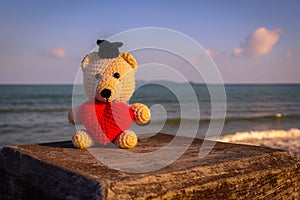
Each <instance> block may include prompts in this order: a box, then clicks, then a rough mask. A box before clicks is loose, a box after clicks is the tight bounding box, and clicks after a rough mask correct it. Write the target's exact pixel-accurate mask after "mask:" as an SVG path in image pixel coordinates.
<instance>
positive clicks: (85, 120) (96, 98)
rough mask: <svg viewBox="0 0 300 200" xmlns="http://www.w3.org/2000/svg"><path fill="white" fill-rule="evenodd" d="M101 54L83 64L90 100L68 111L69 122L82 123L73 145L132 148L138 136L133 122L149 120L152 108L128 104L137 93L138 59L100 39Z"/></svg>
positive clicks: (87, 59) (117, 46)
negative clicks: (110, 144)
mask: <svg viewBox="0 0 300 200" xmlns="http://www.w3.org/2000/svg"><path fill="white" fill-rule="evenodd" d="M97 45H98V46H99V50H98V52H91V53H89V54H88V55H86V56H85V57H84V58H83V60H82V62H81V69H82V72H83V88H84V92H85V95H86V97H87V98H88V100H87V101H86V102H84V103H83V104H81V105H80V106H75V107H73V108H71V109H70V110H69V112H68V119H69V122H70V123H71V124H73V125H79V124H82V125H83V126H84V127H85V128H86V129H84V130H83V129H81V130H76V131H75V133H74V135H73V138H72V143H73V145H74V146H75V147H77V148H80V149H85V148H89V147H91V146H93V145H94V144H95V143H98V144H102V145H106V144H108V143H110V142H112V143H114V144H115V145H116V146H118V147H119V148H133V147H134V146H135V145H136V144H137V140H138V138H137V135H136V134H135V133H134V132H133V131H131V130H128V129H129V128H130V126H131V124H132V122H133V121H134V122H135V123H137V124H146V123H148V122H149V121H150V118H151V113H150V110H149V108H148V107H147V106H146V105H144V104H141V103H134V104H127V101H128V100H129V99H130V98H131V96H132V94H133V92H134V90H135V74H136V71H137V68H138V64H137V61H136V59H135V58H134V57H133V55H131V54H130V53H128V52H123V53H120V52H119V49H118V48H119V47H121V46H122V43H121V42H113V43H111V42H109V41H107V40H97Z"/></svg>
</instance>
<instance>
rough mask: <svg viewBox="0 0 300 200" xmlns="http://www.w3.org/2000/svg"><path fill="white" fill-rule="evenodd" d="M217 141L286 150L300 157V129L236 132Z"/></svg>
mask: <svg viewBox="0 0 300 200" xmlns="http://www.w3.org/2000/svg"><path fill="white" fill-rule="evenodd" d="M211 139H217V140H218V141H220V142H230V143H239V144H251V145H258V146H266V147H271V148H278V149H284V150H288V151H291V152H294V153H296V154H298V155H300V129H297V128H292V129H289V130H265V131H247V132H236V133H234V134H231V135H225V136H222V137H219V138H211Z"/></svg>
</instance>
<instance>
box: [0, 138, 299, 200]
mask: <svg viewBox="0 0 300 200" xmlns="http://www.w3.org/2000/svg"><path fill="white" fill-rule="evenodd" d="M172 138H173V136H171V135H166V134H157V135H155V136H153V137H150V138H143V139H140V141H139V144H138V146H137V147H136V148H134V149H132V150H130V151H132V152H136V153H145V152H151V151H154V150H156V149H158V148H160V147H162V146H165V145H166V144H168V143H169V142H170V141H171V140H172ZM187 140H188V139H187V138H180V140H179V143H178V147H180V144H184V143H185V142H186V141H187ZM202 142H203V141H202V140H201V139H195V140H194V141H193V143H192V145H191V146H190V147H189V149H188V150H187V151H186V152H185V153H184V154H183V155H182V156H181V157H180V158H179V159H178V160H176V161H175V162H174V163H172V164H171V165H169V166H167V167H165V168H163V169H160V170H158V171H154V172H149V173H137V174H132V173H126V172H123V171H118V170H114V169H111V168H109V167H107V166H105V165H104V164H102V163H101V162H99V161H97V160H96V159H95V158H94V157H93V156H92V155H91V154H90V152H89V151H87V150H79V149H75V148H73V147H72V144H71V143H70V142H58V143H48V144H33V145H20V146H15V147H4V148H2V149H1V152H0V176H1V180H0V183H1V189H0V196H4V197H6V198H11V199H15V197H16V198H27V197H36V196H38V197H41V198H43V199H66V198H69V199H237V198H238V199H277V198H284V199H293V198H294V199H299V198H300V173H299V172H300V159H299V157H297V156H296V155H294V154H292V153H289V152H286V151H282V150H276V149H270V148H264V147H257V146H247V145H237V144H226V143H217V144H216V145H215V146H214V148H213V150H212V151H211V152H210V153H209V154H208V155H207V156H206V157H204V158H199V157H198V154H199V149H200V146H201V144H202ZM102 148H103V147H98V150H99V151H100V150H101V149H102ZM93 151H96V152H97V148H95V149H93ZM109 152H110V153H109V154H110V155H106V156H114V154H116V153H117V151H116V149H113V148H111V149H110V151H109ZM129 162H130V161H129ZM148 162H151V161H148ZM132 164H133V165H134V164H137V163H132ZM120 168H122V163H120Z"/></svg>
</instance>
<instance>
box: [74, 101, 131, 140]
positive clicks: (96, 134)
mask: <svg viewBox="0 0 300 200" xmlns="http://www.w3.org/2000/svg"><path fill="white" fill-rule="evenodd" d="M79 119H80V121H81V123H82V124H83V125H84V126H85V128H86V129H87V130H88V131H89V133H90V134H91V135H92V137H93V139H94V140H95V141H96V142H98V143H100V144H107V143H109V142H111V141H113V140H114V139H115V138H116V137H117V136H118V135H119V134H121V133H122V132H123V131H124V130H127V129H129V127H130V126H131V124H132V121H133V119H134V114H133V111H132V109H131V108H129V107H128V105H127V104H126V103H123V102H112V103H103V102H100V101H98V100H95V101H86V102H85V103H83V104H82V105H81V107H80V109H79Z"/></svg>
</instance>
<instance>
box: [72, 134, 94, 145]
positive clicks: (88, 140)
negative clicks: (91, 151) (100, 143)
mask: <svg viewBox="0 0 300 200" xmlns="http://www.w3.org/2000/svg"><path fill="white" fill-rule="evenodd" d="M72 143H73V145H74V146H75V147H77V148H80V149H86V148H89V147H91V146H92V145H94V140H93V139H92V137H91V136H90V135H89V134H88V133H87V132H86V131H84V130H77V131H76V132H75V133H74V135H73V138H72Z"/></svg>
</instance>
